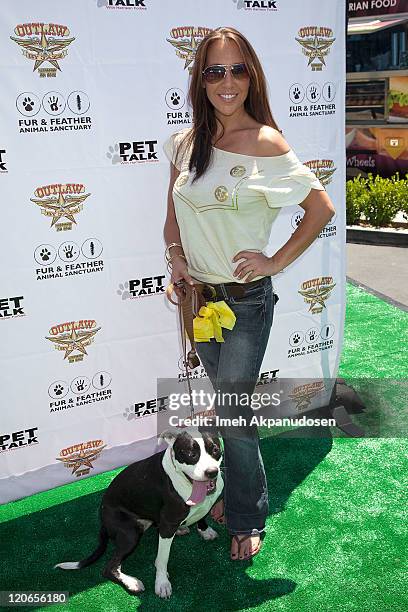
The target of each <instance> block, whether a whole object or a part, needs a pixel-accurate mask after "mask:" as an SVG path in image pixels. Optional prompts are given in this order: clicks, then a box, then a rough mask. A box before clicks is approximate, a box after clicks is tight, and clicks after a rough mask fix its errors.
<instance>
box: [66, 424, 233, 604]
mask: <svg viewBox="0 0 408 612" xmlns="http://www.w3.org/2000/svg"><path fill="white" fill-rule="evenodd" d="M161 438H162V439H164V440H165V441H166V442H167V444H168V447H167V449H166V450H164V451H161V452H159V453H157V454H155V455H153V456H152V457H148V458H147V459H143V460H142V461H137V462H136V463H132V464H131V465H129V466H128V467H127V468H125V469H124V470H123V471H122V472H120V473H119V474H118V475H117V476H116V477H115V478H114V479H113V480H112V482H111V483H110V485H109V487H108V488H107V490H106V491H105V493H104V495H103V498H102V503H101V507H100V517H101V523H102V525H101V529H100V533H99V544H98V547H97V548H96V550H95V551H94V552H93V553H92V554H91V555H90V556H89V557H87V558H86V559H83V560H82V561H77V562H69V563H59V564H58V565H55V566H54V567H60V568H62V569H81V568H82V567H86V566H87V565H90V564H91V563H93V562H94V561H96V560H97V559H99V557H101V556H102V555H103V553H104V552H105V550H106V548H107V545H108V541H109V539H111V540H112V542H113V544H114V547H115V549H114V553H113V556H112V558H111V559H110V561H109V562H108V564H107V565H106V567H105V569H104V571H103V575H104V576H105V578H108V579H110V580H112V581H113V582H116V583H118V584H120V585H121V586H123V587H124V588H125V589H126V591H127V592H128V593H130V594H131V595H136V594H138V593H140V592H141V591H143V590H144V586H143V583H142V582H141V581H140V580H138V579H137V578H133V577H132V576H128V575H126V574H124V573H123V572H122V571H121V564H122V562H123V561H124V559H126V557H128V556H129V555H130V554H131V553H132V552H133V551H134V549H135V548H136V546H137V544H138V543H139V540H140V538H141V536H142V535H143V532H144V531H146V529H148V528H149V527H150V526H151V525H155V526H156V527H158V530H159V547H158V551H157V557H156V561H155V566H156V581H155V592H156V595H158V596H159V597H164V598H168V597H170V595H171V584H170V581H169V578H168V573H167V563H168V559H169V554H170V548H171V544H172V541H173V538H174V536H175V535H176V534H178V535H184V534H185V533H187V532H188V526H189V525H192V524H194V523H197V529H198V532H199V534H200V535H201V537H202V538H203V539H204V540H213V539H214V538H216V537H217V535H218V534H217V532H216V531H214V530H213V529H212V528H211V527H208V525H207V523H206V521H205V520H204V517H205V516H206V515H207V514H208V512H209V511H210V509H211V508H212V506H213V505H214V504H215V502H216V501H217V499H218V497H219V496H220V494H221V492H222V490H223V486H224V483H223V480H222V476H221V473H220V463H221V459H222V455H221V445H220V440H219V438H218V437H217V436H216V435H214V433H212V432H206V431H204V432H199V431H198V430H188V431H187V430H184V431H182V432H172V431H166V432H164V433H163V434H161Z"/></svg>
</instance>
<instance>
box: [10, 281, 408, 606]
mask: <svg viewBox="0 0 408 612" xmlns="http://www.w3.org/2000/svg"><path fill="white" fill-rule="evenodd" d="M407 330H408V313H406V312H403V311H400V310H398V309H397V308H395V307H393V306H391V305H389V304H387V303H385V302H383V301H382V300H379V299H378V298H376V297H374V296H372V295H369V294H367V293H365V292H363V291H361V290H360V289H358V288H356V287H355V286H353V285H347V316H346V329H345V342H344V349H343V355H342V363H341V368H340V372H339V375H340V376H343V377H344V378H346V379H353V380H357V381H360V386H364V385H363V383H362V382H361V380H362V379H369V378H370V377H372V378H376V377H382V378H387V377H388V378H391V377H392V378H398V379H403V378H404V377H405V378H408V376H407V374H408V358H407V357H408V355H407V352H408V345H407V343H406V336H407ZM403 337H405V341H404V340H403ZM363 393H364V389H363ZM356 416H361V415H356ZM394 416H395V415H394V414H391V415H390V419H389V420H392V418H393V417H394ZM361 418H362V417H361ZM353 420H354V418H353ZM262 454H263V457H264V462H265V469H266V472H267V475H268V485H269V496H270V517H269V520H268V532H267V535H266V537H265V540H264V545H263V548H262V550H261V552H260V554H259V555H257V556H256V557H255V558H254V559H253V560H252V561H251V562H230V561H229V559H228V556H229V555H228V550H229V538H228V537H227V535H226V533H225V530H224V529H223V528H222V527H220V526H217V527H216V529H217V531H218V532H219V534H220V537H219V538H218V539H217V540H215V541H213V542H202V541H201V540H200V539H199V537H198V535H197V533H196V532H195V531H193V532H192V533H191V534H190V535H187V536H184V537H179V538H176V539H175V541H174V544H173V547H172V552H171V555H170V562H169V573H170V579H171V582H172V585H173V595H172V598H171V599H170V600H169V601H162V600H160V599H159V598H157V597H156V596H155V595H154V566H153V562H154V558H155V553H156V538H157V536H156V533H155V531H153V530H149V531H148V532H147V533H146V535H145V536H144V537H143V538H142V541H141V543H140V546H139V547H138V549H137V550H136V552H135V553H134V555H133V556H132V557H131V558H129V559H128V560H127V561H126V562H125V564H124V571H126V572H127V573H128V574H131V575H135V576H137V577H138V578H140V579H141V580H142V581H143V582H144V584H145V587H146V592H145V593H143V594H142V595H141V596H140V597H131V596H129V595H128V594H127V593H126V592H125V591H123V590H122V589H121V588H120V587H118V586H116V585H114V584H112V583H111V582H107V581H106V580H104V579H103V578H102V577H101V568H102V567H103V564H104V562H105V558H103V559H100V560H99V561H98V562H97V563H95V564H94V565H93V566H91V567H89V568H85V569H83V570H81V571H77V572H75V571H72V572H64V571H62V570H52V566H53V565H54V564H55V563H57V562H61V561H73V560H78V559H80V558H82V557H84V556H86V555H87V554H88V553H89V552H90V551H91V550H92V549H93V547H94V543H95V541H96V533H97V526H98V519H97V507H98V503H99V500H100V497H101V494H102V491H103V489H105V488H106V486H107V484H108V483H109V482H110V480H111V479H112V478H113V476H114V475H115V474H116V473H117V470H116V471H113V472H109V473H106V474H101V475H97V476H94V477H92V478H87V479H85V480H82V481H78V482H75V483H72V484H70V485H65V486H63V487H59V488H58V489H54V490H53V491H49V492H44V493H39V494H37V495H33V496H31V497H30V498H26V499H24V500H20V501H17V502H14V503H10V504H7V505H5V506H2V507H0V589H3V590H42V591H43V590H61V591H69V592H70V595H71V598H70V603H69V605H68V606H54V607H53V609H54V610H75V611H76V610H78V611H80V612H88V611H89V612H97V611H98V612H102V611H103V612H105V611H107V612H114V611H119V610H120V611H122V610H129V609H132V610H134V609H136V610H138V611H143V610H146V611H149V612H150V611H155V610H167V611H171V612H174V611H176V610H177V612H178V611H180V610H183V611H184V610H186V611H187V610H188V611H190V610H196V611H197V612H201V611H204V610H211V611H212V612H221V610H259V611H272V610H273V611H275V610H284V611H291V612H292V611H293V612H314V611H318V612H329V611H330V612H337V611H338V612H340V611H341V612H348V611H354V610H356V611H358V612H388V611H394V610H395V611H401V612H406V610H408V592H407V569H408V568H407V555H406V550H407V539H406V535H407V534H406V531H407V529H406V524H407V498H406V491H407V490H408V486H407V485H408V482H407V473H408V470H407V468H408V460H407V440H406V439H405V438H391V439H389V438H361V439H348V438H345V437H338V438H331V437H328V436H327V437H324V438H319V439H302V438H300V437H297V432H295V431H288V432H286V433H282V434H278V435H277V436H275V437H269V438H264V439H262ZM4 609H11V608H4ZM31 609H44V610H45V608H31Z"/></svg>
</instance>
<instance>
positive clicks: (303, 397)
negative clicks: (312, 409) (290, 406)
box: [288, 380, 324, 412]
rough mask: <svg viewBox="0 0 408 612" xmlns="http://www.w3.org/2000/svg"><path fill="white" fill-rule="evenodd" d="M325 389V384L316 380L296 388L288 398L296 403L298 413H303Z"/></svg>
mask: <svg viewBox="0 0 408 612" xmlns="http://www.w3.org/2000/svg"><path fill="white" fill-rule="evenodd" d="M323 389H324V382H323V381H322V380H316V381H315V382H312V383H307V384H305V385H299V386H298V387H294V389H293V391H292V392H291V393H289V394H288V397H289V398H290V399H291V400H292V401H293V402H295V404H296V410H297V411H298V412H303V411H304V410H307V409H308V408H309V406H310V404H311V402H312V399H313V398H314V397H316V395H318V394H319V393H321V391H323Z"/></svg>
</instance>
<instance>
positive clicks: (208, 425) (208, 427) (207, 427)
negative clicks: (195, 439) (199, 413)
mask: <svg viewBox="0 0 408 612" xmlns="http://www.w3.org/2000/svg"><path fill="white" fill-rule="evenodd" d="M198 431H200V432H201V433H202V432H204V431H208V433H212V434H216V433H217V431H218V430H217V420H216V418H215V417H206V418H205V424H203V425H200V426H199V427H198Z"/></svg>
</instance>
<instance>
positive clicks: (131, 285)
mask: <svg viewBox="0 0 408 612" xmlns="http://www.w3.org/2000/svg"><path fill="white" fill-rule="evenodd" d="M165 278H166V276H165V275H164V274H160V275H159V276H145V277H144V278H135V279H133V280H129V281H126V282H125V283H120V285H119V288H118V289H117V291H116V293H117V294H118V295H120V296H121V298H122V300H129V299H131V300H132V299H135V298H143V297H149V296H150V295H157V294H159V293H164V292H165V288H164V285H163V281H164V279H165Z"/></svg>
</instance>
